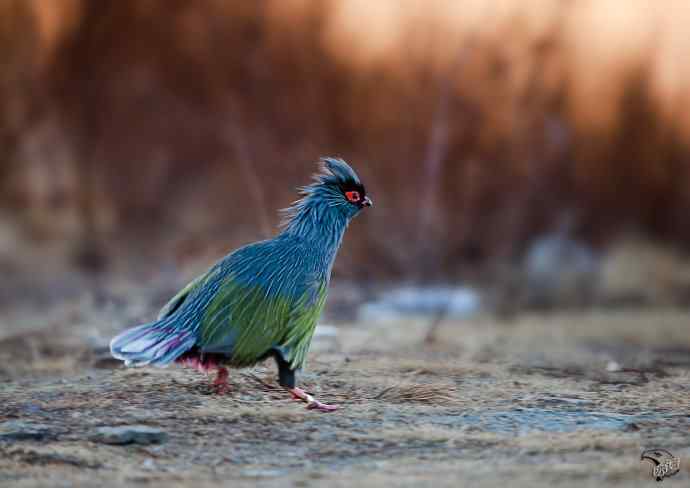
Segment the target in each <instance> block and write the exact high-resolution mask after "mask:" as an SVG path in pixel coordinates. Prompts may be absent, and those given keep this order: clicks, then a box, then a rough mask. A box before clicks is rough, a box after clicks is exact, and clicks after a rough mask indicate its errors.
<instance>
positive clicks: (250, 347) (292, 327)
mask: <svg viewBox="0 0 690 488" xmlns="http://www.w3.org/2000/svg"><path fill="white" fill-rule="evenodd" d="M325 302H326V284H325V283H322V284H319V285H317V286H315V287H309V288H306V289H305V292H304V293H302V294H301V295H300V296H297V297H292V296H290V295H287V294H282V293H279V292H278V293H276V292H275V291H271V290H267V289H266V288H264V287H262V286H260V285H244V284H239V283H237V282H236V281H235V280H233V279H232V278H226V279H225V280H224V283H223V284H222V285H221V286H220V287H219V289H218V291H217V292H216V294H215V296H214V297H213V299H212V300H211V302H210V303H209V306H208V308H207V309H206V311H205V313H204V316H203V317H202V319H201V324H200V325H201V326H200V337H199V339H198V343H199V346H200V347H201V349H202V350H204V351H208V352H227V353H231V363H232V364H234V365H236V366H248V365H252V364H254V363H256V361H257V360H258V359H259V358H261V357H262V356H264V355H265V354H266V353H267V352H268V351H270V350H271V349H273V348H276V349H279V350H280V351H281V352H282V353H283V356H284V359H286V360H287V361H288V362H289V363H290V365H291V367H292V368H294V369H296V368H300V367H302V366H303V365H304V361H305V359H306V355H307V351H308V350H309V345H310V343H311V338H312V336H313V334H314V329H315V327H316V322H317V320H318V318H319V316H320V315H321V311H322V310H323V306H324V304H325Z"/></svg>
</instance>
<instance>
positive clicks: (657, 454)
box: [640, 449, 673, 466]
mask: <svg viewBox="0 0 690 488" xmlns="http://www.w3.org/2000/svg"><path fill="white" fill-rule="evenodd" d="M669 459H673V454H671V453H670V452H668V451H667V450H666V449H647V450H646V451H644V452H643V453H642V454H641V455H640V461H643V460H646V461H651V462H652V463H653V464H654V465H655V466H656V465H659V464H661V463H663V462H665V461H668V460H669Z"/></svg>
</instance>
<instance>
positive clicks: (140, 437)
mask: <svg viewBox="0 0 690 488" xmlns="http://www.w3.org/2000/svg"><path fill="white" fill-rule="evenodd" d="M93 440H95V441H97V442H102V443H104V444H118V445H122V444H143V445H146V444H160V443H162V442H165V441H166V440H168V434H167V433H166V432H164V431H162V430H160V429H156V428H154V427H148V426H146V425H122V426H118V427H100V428H99V429H98V430H97V431H96V435H94V437H93Z"/></svg>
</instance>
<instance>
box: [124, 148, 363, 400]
mask: <svg viewBox="0 0 690 488" xmlns="http://www.w3.org/2000/svg"><path fill="white" fill-rule="evenodd" d="M321 162H322V169H321V172H320V173H318V174H316V175H315V177H314V182H313V183H312V184H311V185H309V186H306V187H303V188H301V198H300V199H299V200H297V201H296V202H295V203H294V204H293V205H292V206H291V207H290V208H288V209H287V210H286V219H285V220H284V222H283V224H282V229H281V232H280V233H279V234H278V235H277V236H276V237H274V238H273V239H268V240H265V241H260V242H255V243H253V244H248V245H246V246H244V247H241V248H240V249H237V250H236V251H234V252H232V253H230V254H228V255H227V256H225V257H224V258H223V259H221V260H220V261H218V262H217V263H216V264H215V265H213V266H212V267H211V268H210V269H209V270H208V271H206V272H205V273H204V274H202V275H201V276H199V277H198V278H196V279H195V280H193V281H192V282H191V283H189V284H188V285H187V286H185V287H184V288H183V289H182V290H181V291H180V292H179V293H178V294H177V295H175V296H174V297H173V298H172V299H171V300H170V301H169V302H168V303H167V304H166V305H165V306H164V307H163V309H162V310H161V311H160V313H159V314H158V317H157V320H156V321H155V322H152V323H148V324H144V325H140V326H138V327H134V328H132V329H129V330H126V331H125V332H123V333H121V334H120V335H118V336H116V337H115V338H113V340H112V341H111V342H110V351H111V353H112V355H113V356H114V357H116V358H117V359H121V360H123V361H125V364H126V365H127V366H144V365H153V366H167V365H169V364H171V363H175V362H176V363H180V364H182V365H184V366H188V367H193V368H196V369H198V370H200V371H202V372H207V371H210V370H217V376H216V378H215V380H214V382H213V384H214V386H215V387H216V390H217V391H218V392H219V393H224V392H225V391H226V390H227V388H228V384H227V379H228V370H227V367H233V368H242V367H248V366H252V365H254V364H256V363H257V362H259V361H262V360H264V359H266V358H269V357H273V358H275V361H276V363H277V364H278V376H279V378H278V381H279V383H280V385H281V386H283V387H285V388H286V389H287V390H288V391H289V392H290V393H291V394H292V395H293V397H294V398H296V399H299V400H302V401H305V402H306V403H307V408H309V409H317V410H321V411H331V410H335V409H336V408H337V407H336V406H334V405H326V404H324V403H321V402H319V401H318V400H316V399H314V398H313V397H312V396H311V395H310V394H308V393H306V392H305V391H303V390H302V389H300V388H298V387H297V386H296V382H295V372H296V371H297V370H299V369H301V368H302V367H303V366H304V363H305V359H306V356H307V351H308V350H309V346H310V344H311V339H312V336H313V335H314V329H315V328H316V322H317V320H318V319H319V316H320V315H321V311H322V310H323V307H324V304H325V302H326V294H327V290H328V284H329V281H330V276H331V269H332V268H333V262H334V260H335V256H336V254H337V252H338V249H339V248H340V244H341V242H342V239H343V234H344V232H345V229H346V228H347V226H348V224H349V223H350V221H351V220H352V218H353V217H355V216H356V215H357V214H358V213H359V212H360V210H362V208H364V207H369V206H371V205H372V201H371V200H370V199H369V197H367V195H366V191H365V189H364V186H363V185H362V183H361V182H360V180H359V177H358V176H357V174H356V173H355V171H354V170H353V169H352V168H351V167H350V166H349V165H348V164H347V163H346V162H345V161H343V160H342V159H336V158H323V159H322V160H321Z"/></svg>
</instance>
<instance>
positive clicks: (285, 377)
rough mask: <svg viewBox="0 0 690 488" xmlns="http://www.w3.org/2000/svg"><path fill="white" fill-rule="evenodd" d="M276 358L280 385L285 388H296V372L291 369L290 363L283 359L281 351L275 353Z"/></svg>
mask: <svg viewBox="0 0 690 488" xmlns="http://www.w3.org/2000/svg"><path fill="white" fill-rule="evenodd" d="M274 357H275V360H276V364H277V365H278V384H279V385H280V386H282V387H284V388H294V387H295V384H296V381H295V370H294V369H291V368H290V363H288V362H287V361H285V359H283V355H282V354H280V352H279V351H275V354H274Z"/></svg>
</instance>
